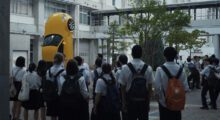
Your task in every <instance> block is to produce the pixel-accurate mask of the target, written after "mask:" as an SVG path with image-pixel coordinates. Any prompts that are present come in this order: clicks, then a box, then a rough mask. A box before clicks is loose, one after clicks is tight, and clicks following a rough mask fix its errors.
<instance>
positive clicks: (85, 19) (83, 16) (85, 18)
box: [80, 7, 90, 25]
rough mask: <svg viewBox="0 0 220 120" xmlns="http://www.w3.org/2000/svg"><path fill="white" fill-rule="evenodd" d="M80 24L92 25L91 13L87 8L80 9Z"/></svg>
mask: <svg viewBox="0 0 220 120" xmlns="http://www.w3.org/2000/svg"><path fill="white" fill-rule="evenodd" d="M80 23H81V24H85V25H90V12H89V9H87V8H85V7H80Z"/></svg>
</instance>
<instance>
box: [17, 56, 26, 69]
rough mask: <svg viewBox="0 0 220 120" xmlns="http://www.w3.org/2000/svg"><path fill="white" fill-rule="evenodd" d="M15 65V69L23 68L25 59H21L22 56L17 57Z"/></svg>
mask: <svg viewBox="0 0 220 120" xmlns="http://www.w3.org/2000/svg"><path fill="white" fill-rule="evenodd" d="M15 65H16V66H17V67H21V68H22V67H24V66H25V58H24V57H22V56H20V57H18V58H17V59H16V62H15Z"/></svg>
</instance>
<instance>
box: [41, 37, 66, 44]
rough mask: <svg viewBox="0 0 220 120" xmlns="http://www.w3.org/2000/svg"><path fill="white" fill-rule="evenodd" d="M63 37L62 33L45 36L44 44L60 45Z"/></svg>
mask: <svg viewBox="0 0 220 120" xmlns="http://www.w3.org/2000/svg"><path fill="white" fill-rule="evenodd" d="M62 38H63V37H62V36H61V35H56V34H52V35H48V36H46V37H45V38H44V42H43V46H58V45H59V44H60V42H61V41H62Z"/></svg>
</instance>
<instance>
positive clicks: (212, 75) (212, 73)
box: [207, 67, 219, 88]
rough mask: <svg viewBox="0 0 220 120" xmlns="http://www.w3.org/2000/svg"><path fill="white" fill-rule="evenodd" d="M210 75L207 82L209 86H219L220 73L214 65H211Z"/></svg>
mask: <svg viewBox="0 0 220 120" xmlns="http://www.w3.org/2000/svg"><path fill="white" fill-rule="evenodd" d="M209 70H210V71H209V75H208V77H207V83H208V86H209V87H213V88H217V87H218V80H219V78H218V77H217V76H216V74H217V73H218V72H217V70H216V69H215V68H214V67H209Z"/></svg>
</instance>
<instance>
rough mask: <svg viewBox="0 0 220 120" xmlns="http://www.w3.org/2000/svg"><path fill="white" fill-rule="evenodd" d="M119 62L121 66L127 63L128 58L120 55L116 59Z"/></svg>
mask: <svg viewBox="0 0 220 120" xmlns="http://www.w3.org/2000/svg"><path fill="white" fill-rule="evenodd" d="M118 60H119V62H121V63H122V64H123V65H124V64H127V63H128V57H127V56H126V55H124V54H121V55H120V56H119V58H118Z"/></svg>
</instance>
